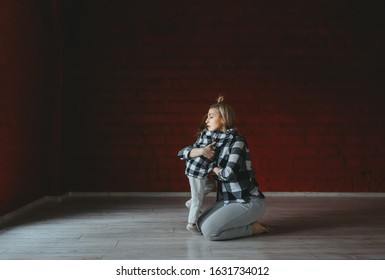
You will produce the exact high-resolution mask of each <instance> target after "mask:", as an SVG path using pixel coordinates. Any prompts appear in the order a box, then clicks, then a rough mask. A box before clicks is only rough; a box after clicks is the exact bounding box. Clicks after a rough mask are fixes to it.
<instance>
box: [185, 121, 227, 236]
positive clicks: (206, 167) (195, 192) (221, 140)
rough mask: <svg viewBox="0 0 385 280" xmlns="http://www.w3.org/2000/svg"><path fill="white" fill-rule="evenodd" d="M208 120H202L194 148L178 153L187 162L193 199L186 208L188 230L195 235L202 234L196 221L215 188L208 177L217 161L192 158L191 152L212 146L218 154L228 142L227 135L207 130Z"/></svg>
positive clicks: (186, 148)
mask: <svg viewBox="0 0 385 280" xmlns="http://www.w3.org/2000/svg"><path fill="white" fill-rule="evenodd" d="M206 120H207V116H205V117H204V118H203V120H202V124H203V126H202V125H201V132H200V134H199V136H198V138H197V140H196V142H195V143H194V144H193V145H192V146H188V147H185V148H183V149H182V150H180V151H179V152H178V157H179V158H180V159H182V160H186V170H185V174H186V175H187V177H188V179H189V183H190V190H191V199H190V200H188V201H187V202H186V206H187V207H188V208H189V215H188V221H187V222H188V223H187V226H186V229H187V230H188V231H190V232H191V233H195V234H200V232H199V230H198V229H197V227H196V221H197V219H198V215H199V211H200V208H201V207H202V203H203V197H204V196H205V195H207V194H208V193H209V192H210V191H212V190H213V189H214V187H215V183H214V182H213V179H212V178H211V177H209V176H208V174H209V173H210V172H211V171H212V170H213V168H214V164H215V161H213V160H209V159H208V158H206V157H204V156H199V157H195V158H190V156H189V154H190V151H191V150H192V149H193V148H204V147H206V146H208V145H210V147H211V148H212V149H213V150H215V151H216V152H217V151H219V150H220V148H221V147H222V146H223V145H224V144H225V142H226V141H227V139H226V134H224V133H222V132H219V131H210V130H209V129H206Z"/></svg>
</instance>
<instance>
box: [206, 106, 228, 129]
mask: <svg viewBox="0 0 385 280" xmlns="http://www.w3.org/2000/svg"><path fill="white" fill-rule="evenodd" d="M224 124H225V122H224V120H223V118H222V117H221V116H220V114H219V111H218V110H217V109H215V108H211V109H210V110H209V112H208V114H207V119H206V125H207V129H208V130H210V131H215V130H221V131H225V126H224Z"/></svg>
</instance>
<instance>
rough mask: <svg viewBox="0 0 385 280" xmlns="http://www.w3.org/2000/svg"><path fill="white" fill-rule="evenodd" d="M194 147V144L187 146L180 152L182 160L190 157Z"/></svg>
mask: <svg viewBox="0 0 385 280" xmlns="http://www.w3.org/2000/svg"><path fill="white" fill-rule="evenodd" d="M193 148H194V147H193V146H187V147H184V148H183V149H182V150H180V151H179V152H178V157H179V158H180V159H181V160H188V159H190V157H189V155H190V152H191V150H192V149H193Z"/></svg>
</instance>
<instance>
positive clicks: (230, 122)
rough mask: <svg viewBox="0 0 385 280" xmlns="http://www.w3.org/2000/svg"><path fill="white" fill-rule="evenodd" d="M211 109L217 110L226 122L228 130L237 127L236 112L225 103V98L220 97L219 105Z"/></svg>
mask: <svg viewBox="0 0 385 280" xmlns="http://www.w3.org/2000/svg"><path fill="white" fill-rule="evenodd" d="M210 109H217V110H218V112H219V114H220V116H221V117H222V119H223V120H224V122H225V127H226V129H230V128H234V127H235V112H234V110H233V108H232V107H231V106H230V105H229V104H228V103H226V102H225V101H224V97H223V96H219V97H218V99H217V103H215V104H213V105H211V106H210Z"/></svg>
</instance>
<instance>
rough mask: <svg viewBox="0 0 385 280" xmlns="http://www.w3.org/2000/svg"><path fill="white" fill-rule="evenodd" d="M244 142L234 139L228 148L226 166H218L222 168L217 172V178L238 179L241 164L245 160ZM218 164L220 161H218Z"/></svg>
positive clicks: (226, 180) (228, 180)
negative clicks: (228, 153)
mask: <svg viewBox="0 0 385 280" xmlns="http://www.w3.org/2000/svg"><path fill="white" fill-rule="evenodd" d="M244 148H245V143H244V142H242V141H236V142H234V144H233V145H232V147H231V148H230V150H229V152H230V155H229V158H228V160H227V163H226V166H219V167H220V168H222V169H221V170H220V171H219V173H218V180H220V181H223V182H234V181H238V173H239V170H240V168H241V166H242V165H243V164H244V162H245V158H244V154H245V153H244V152H243V151H244ZM219 164H220V163H219Z"/></svg>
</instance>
